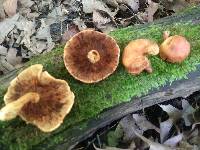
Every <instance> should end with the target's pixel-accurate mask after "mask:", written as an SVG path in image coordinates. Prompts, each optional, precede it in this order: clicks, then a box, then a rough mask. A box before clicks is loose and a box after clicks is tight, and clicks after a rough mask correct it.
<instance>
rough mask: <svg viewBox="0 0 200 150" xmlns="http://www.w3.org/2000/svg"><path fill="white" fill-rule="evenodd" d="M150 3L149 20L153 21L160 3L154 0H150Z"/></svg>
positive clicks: (148, 9)
mask: <svg viewBox="0 0 200 150" xmlns="http://www.w3.org/2000/svg"><path fill="white" fill-rule="evenodd" d="M148 4H149V6H148V7H147V9H146V12H147V20H148V22H152V21H153V15H154V14H155V12H156V11H157V10H158V6H159V4H158V3H155V2H153V1H152V0H148Z"/></svg>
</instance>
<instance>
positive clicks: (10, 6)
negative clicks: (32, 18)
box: [3, 0, 17, 17]
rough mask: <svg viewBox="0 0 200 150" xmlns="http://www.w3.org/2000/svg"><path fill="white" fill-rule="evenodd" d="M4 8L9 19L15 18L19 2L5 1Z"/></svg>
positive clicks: (13, 0) (15, 0)
mask: <svg viewBox="0 0 200 150" xmlns="http://www.w3.org/2000/svg"><path fill="white" fill-rule="evenodd" d="M3 7H4V10H5V12H6V14H7V15H8V16H9V17H11V16H14V15H15V14H16V11H17V0H5V1H4V3H3Z"/></svg>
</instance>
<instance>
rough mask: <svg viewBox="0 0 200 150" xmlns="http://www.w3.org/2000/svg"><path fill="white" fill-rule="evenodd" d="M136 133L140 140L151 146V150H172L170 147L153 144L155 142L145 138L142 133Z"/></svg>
mask: <svg viewBox="0 0 200 150" xmlns="http://www.w3.org/2000/svg"><path fill="white" fill-rule="evenodd" d="M134 133H135V135H136V136H138V137H139V138H140V139H142V140H143V141H144V142H146V143H147V144H148V145H149V146H150V148H149V150H172V149H171V148H170V147H167V146H165V145H162V144H159V143H156V142H153V141H151V140H149V139H147V138H145V137H144V136H142V135H141V134H140V133H138V132H137V131H136V130H135V131H134Z"/></svg>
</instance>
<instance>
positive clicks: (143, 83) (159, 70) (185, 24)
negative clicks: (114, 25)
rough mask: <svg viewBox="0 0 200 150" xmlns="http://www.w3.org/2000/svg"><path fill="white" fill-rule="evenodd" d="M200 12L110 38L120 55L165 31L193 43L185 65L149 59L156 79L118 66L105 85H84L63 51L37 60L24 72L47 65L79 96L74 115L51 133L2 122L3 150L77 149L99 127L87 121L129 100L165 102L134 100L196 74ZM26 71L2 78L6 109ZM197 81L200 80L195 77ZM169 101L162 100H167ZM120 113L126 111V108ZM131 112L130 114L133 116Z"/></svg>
mask: <svg viewBox="0 0 200 150" xmlns="http://www.w3.org/2000/svg"><path fill="white" fill-rule="evenodd" d="M199 12H200V7H193V8H190V9H188V10H187V11H185V12H183V13H180V14H178V15H177V16H172V17H167V18H164V19H162V20H159V21H156V22H154V23H150V24H145V25H138V26H131V27H128V28H123V29H118V30H116V31H113V32H111V33H110V35H111V36H112V37H114V38H115V39H116V40H117V42H118V44H119V46H120V48H121V52H122V51H123V48H124V46H125V45H126V44H127V43H128V42H129V41H131V40H133V39H137V38H149V39H152V40H154V41H156V42H158V43H159V44H160V43H161V42H162V32H163V31H164V30H170V31H171V34H180V35H183V36H185V37H186V38H187V39H188V40H189V41H190V43H191V47H192V50H191V55H190V56H189V57H188V58H187V60H186V61H184V62H183V63H181V64H170V63H167V62H164V61H162V60H161V59H160V58H159V56H153V57H150V60H151V62H152V66H153V68H154V72H153V73H152V74H148V73H146V72H144V73H142V74H141V75H139V76H132V75H130V74H128V73H127V72H126V71H125V69H124V68H123V66H122V65H121V64H119V66H118V68H117V70H116V71H115V72H114V74H113V75H111V76H110V77H109V78H107V79H106V80H103V81H101V82H99V83H96V84H84V83H81V82H79V81H77V80H75V79H74V78H73V77H71V76H70V75H69V74H68V72H67V71H66V69H65V66H64V63H63V59H62V56H63V46H61V47H58V48H56V49H54V50H53V51H52V52H50V53H47V54H44V55H41V56H38V57H35V58H33V59H32V60H31V61H30V62H28V63H27V64H26V66H25V67H27V66H29V65H31V64H37V63H40V64H43V66H44V69H45V70H47V71H48V72H49V73H50V74H52V75H53V76H55V77H56V78H61V79H64V80H66V81H67V82H68V83H69V85H70V87H71V89H72V91H73V92H74V93H75V96H76V98H75V104H74V106H73V109H72V111H71V112H70V114H69V115H68V116H67V117H66V118H65V120H64V122H63V124H62V125H61V126H60V127H59V129H57V130H55V131H54V132H52V133H43V132H41V131H39V130H38V129H37V128H36V127H34V126H32V125H30V124H26V123H24V122H23V121H22V120H21V119H20V118H17V119H14V120H12V121H8V122H0V134H1V136H0V149H1V150H3V149H6V150H7V149H10V150H12V149H20V150H25V149H37V150H38V149H45V150H46V149H56V148H57V146H59V145H60V143H64V145H62V148H63V149H68V148H72V147H73V146H72V145H74V144H75V143H76V142H77V140H78V138H79V137H80V136H79V135H80V134H83V132H84V134H83V135H86V133H85V132H87V135H90V134H91V133H92V132H91V131H89V130H87V129H88V128H89V127H92V126H91V124H93V126H95V123H94V122H93V121H92V122H88V120H90V119H92V118H96V121H97V120H98V118H101V117H102V116H101V114H100V113H101V112H102V111H103V110H105V109H107V108H111V107H114V106H116V105H117V104H122V103H123V102H129V101H131V102H132V104H134V105H138V106H139V104H140V106H143V104H145V103H149V104H151V103H152V104H155V103H158V102H161V101H159V100H156V99H155V102H154V100H153V99H151V100H149V99H142V104H141V101H140V103H138V99H137V98H133V97H141V96H143V95H146V94H148V93H149V91H150V90H152V89H154V93H155V89H159V88H161V87H163V86H165V85H167V84H170V83H172V82H174V81H175V80H180V79H187V75H188V74H189V73H191V72H194V71H195V70H196V69H197V66H198V65H199V64H200V34H199V32H200V13H199ZM120 61H121V60H120ZM23 68H24V67H23ZM23 68H21V69H19V70H14V71H12V72H11V73H9V74H7V75H5V76H3V77H1V78H0V97H1V103H0V104H1V106H3V105H4V104H3V95H4V94H5V91H6V89H7V86H8V84H9V82H10V80H11V79H13V78H14V77H16V75H17V74H18V73H19V71H21V70H22V69H23ZM195 81H198V78H196V80H195ZM196 90H198V86H197V87H196V88H194V89H193V90H190V93H191V92H194V91H196ZM179 94H180V93H179ZM149 96H152V95H149ZM154 96H155V95H154ZM177 96H179V95H177ZM169 98H170V97H168V99H169ZM166 99H167V98H163V100H162V101H164V100H166ZM140 100H141V99H140ZM146 106H147V105H146ZM122 108H123V107H122ZM138 108H142V107H138ZM113 109H114V108H113ZM124 109H125V107H124ZM120 110H121V111H122V109H120ZM131 111H134V110H131ZM131 111H125V112H126V113H129V112H131ZM126 113H124V114H123V115H125V114H126ZM106 114H107V115H106ZM102 115H103V116H104V117H105V118H109V117H114V116H115V115H112V116H109V115H108V113H103V114H102ZM123 115H118V114H117V113H116V117H114V118H115V119H117V118H119V117H122V116H123ZM108 120H109V119H108ZM110 121H112V119H110V120H109V121H107V122H106V121H104V122H103V123H104V124H101V126H103V125H106V123H108V122H110ZM96 126H97V124H96ZM96 129H97V128H96ZM83 138H84V137H82V139H83ZM55 145H56V146H55ZM71 146H72V147H71ZM60 148H61V147H59V149H60Z"/></svg>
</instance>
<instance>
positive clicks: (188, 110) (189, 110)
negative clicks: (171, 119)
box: [182, 99, 195, 126]
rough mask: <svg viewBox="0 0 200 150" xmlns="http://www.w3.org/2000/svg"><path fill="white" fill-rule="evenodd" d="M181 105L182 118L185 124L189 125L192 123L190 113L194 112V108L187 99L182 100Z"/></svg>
mask: <svg viewBox="0 0 200 150" xmlns="http://www.w3.org/2000/svg"><path fill="white" fill-rule="evenodd" d="M182 107H183V110H182V112H183V115H182V117H183V119H184V121H185V125H186V126H190V125H192V123H193V120H192V114H193V113H194V112H195V109H194V108H193V107H192V106H191V105H190V104H189V103H188V101H187V100H185V99H183V100H182Z"/></svg>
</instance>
